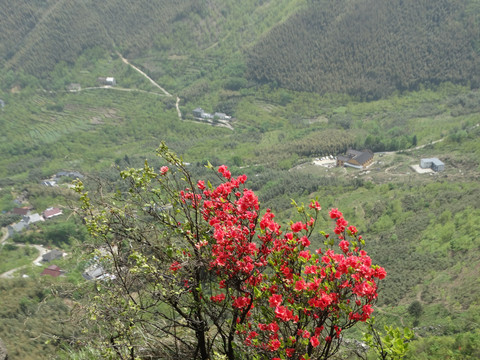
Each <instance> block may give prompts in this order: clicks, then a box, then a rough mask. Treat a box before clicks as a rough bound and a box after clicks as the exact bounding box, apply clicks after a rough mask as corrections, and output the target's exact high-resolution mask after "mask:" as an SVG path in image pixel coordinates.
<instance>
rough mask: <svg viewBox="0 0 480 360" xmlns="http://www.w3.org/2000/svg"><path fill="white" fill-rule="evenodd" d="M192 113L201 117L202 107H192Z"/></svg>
mask: <svg viewBox="0 0 480 360" xmlns="http://www.w3.org/2000/svg"><path fill="white" fill-rule="evenodd" d="M192 113H193V116H194V117H196V118H201V117H202V115H203V114H204V113H205V111H204V110H203V109H202V108H196V109H193V111H192Z"/></svg>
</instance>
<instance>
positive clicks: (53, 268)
mask: <svg viewBox="0 0 480 360" xmlns="http://www.w3.org/2000/svg"><path fill="white" fill-rule="evenodd" d="M63 273H64V271H62V270H61V269H60V268H59V267H58V266H57V265H50V266H49V267H47V268H45V269H43V271H42V273H41V274H40V275H50V276H53V277H58V276H60V275H62V274H63Z"/></svg>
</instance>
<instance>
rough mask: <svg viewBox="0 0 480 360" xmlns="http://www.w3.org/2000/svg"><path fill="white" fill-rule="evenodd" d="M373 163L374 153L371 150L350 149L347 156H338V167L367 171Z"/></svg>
mask: <svg viewBox="0 0 480 360" xmlns="http://www.w3.org/2000/svg"><path fill="white" fill-rule="evenodd" d="M372 162H373V152H372V151H370V150H362V151H358V150H353V149H348V151H347V153H346V154H345V155H339V156H337V166H349V167H353V168H356V169H365V168H367V167H368V166H370V164H372Z"/></svg>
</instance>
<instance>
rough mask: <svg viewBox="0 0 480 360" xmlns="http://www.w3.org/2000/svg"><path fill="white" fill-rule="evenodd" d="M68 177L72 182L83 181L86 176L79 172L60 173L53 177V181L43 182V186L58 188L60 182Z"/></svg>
mask: <svg viewBox="0 0 480 360" xmlns="http://www.w3.org/2000/svg"><path fill="white" fill-rule="evenodd" d="M64 177H68V178H70V179H71V180H76V179H83V178H84V176H83V175H82V174H81V173H79V172H78V171H60V172H58V173H56V174H55V175H53V176H52V178H51V179H46V180H42V182H41V183H42V185H45V186H52V187H54V186H58V182H59V181H60V179H61V178H64Z"/></svg>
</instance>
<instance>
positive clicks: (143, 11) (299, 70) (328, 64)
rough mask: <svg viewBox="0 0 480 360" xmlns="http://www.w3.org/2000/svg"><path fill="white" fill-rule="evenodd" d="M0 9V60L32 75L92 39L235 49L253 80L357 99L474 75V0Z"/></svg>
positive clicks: (139, 50) (51, 3)
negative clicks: (348, 95)
mask: <svg viewBox="0 0 480 360" xmlns="http://www.w3.org/2000/svg"><path fill="white" fill-rule="evenodd" d="M0 16H1V19H2V20H1V21H0V68H1V69H11V70H14V71H17V72H18V71H24V72H26V73H29V74H32V75H35V76H36V77H40V78H42V77H48V73H49V72H50V71H51V70H52V69H53V68H54V66H55V65H56V64H58V63H59V62H60V61H65V62H67V63H74V62H75V61H76V59H77V58H78V56H79V55H80V54H81V53H83V52H84V51H85V50H86V49H88V48H91V47H95V46H98V47H101V48H103V49H108V50H113V49H115V50H120V52H121V53H122V54H123V55H125V56H127V57H128V58H130V59H136V58H137V59H138V58H140V57H144V56H146V54H147V53H149V52H150V54H151V53H152V51H153V52H154V57H155V58H156V59H157V60H158V61H163V62H166V61H167V62H168V61H169V60H170V59H171V57H172V56H174V57H176V58H177V59H179V58H182V57H185V56H186V58H187V61H189V59H190V58H192V57H195V56H197V57H198V56H200V57H203V58H208V59H209V61H211V60H212V59H214V60H215V62H216V63H217V64H218V66H219V67H222V66H224V65H226V64H227V63H228V61H227V60H230V59H231V58H232V54H234V57H235V59H238V61H240V62H241V63H243V62H244V61H246V62H247V69H248V70H247V74H248V76H249V77H250V79H252V80H255V81H258V82H261V83H263V82H268V83H271V84H274V85H275V84H276V85H278V86H280V87H285V88H290V89H292V90H301V91H314V92H319V93H324V92H336V93H345V92H346V93H349V94H353V95H360V96H363V97H364V98H366V99H374V98H379V97H383V96H385V95H388V94H390V93H391V92H393V91H394V90H397V89H398V90H412V89H417V88H418V87H419V86H420V84H424V85H429V84H438V83H441V82H444V81H450V82H453V83H460V84H469V85H471V86H473V87H478V86H479V85H480V20H479V19H480V3H479V1H478V0H435V1H432V0H336V1H330V0H243V1H241V2H239V1H237V0H210V1H206V0H183V1H180V2H179V1H175V0H136V1H130V0H102V1H97V0H0ZM179 55H180V57H179ZM175 66H176V65H175ZM175 66H173V67H172V71H173V72H174V71H175V70H174V69H175ZM242 69H243V66H242ZM172 71H170V75H171V76H173V77H175V78H178V77H180V76H181V74H177V73H173V72H172ZM206 71H210V70H205V71H204V70H200V73H202V72H203V75H205V72H206ZM237 76H244V74H243V73H242V74H237ZM192 81H195V79H193V80H190V81H189V82H188V81H187V82H186V83H185V84H184V85H185V86H189V85H191V83H192Z"/></svg>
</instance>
